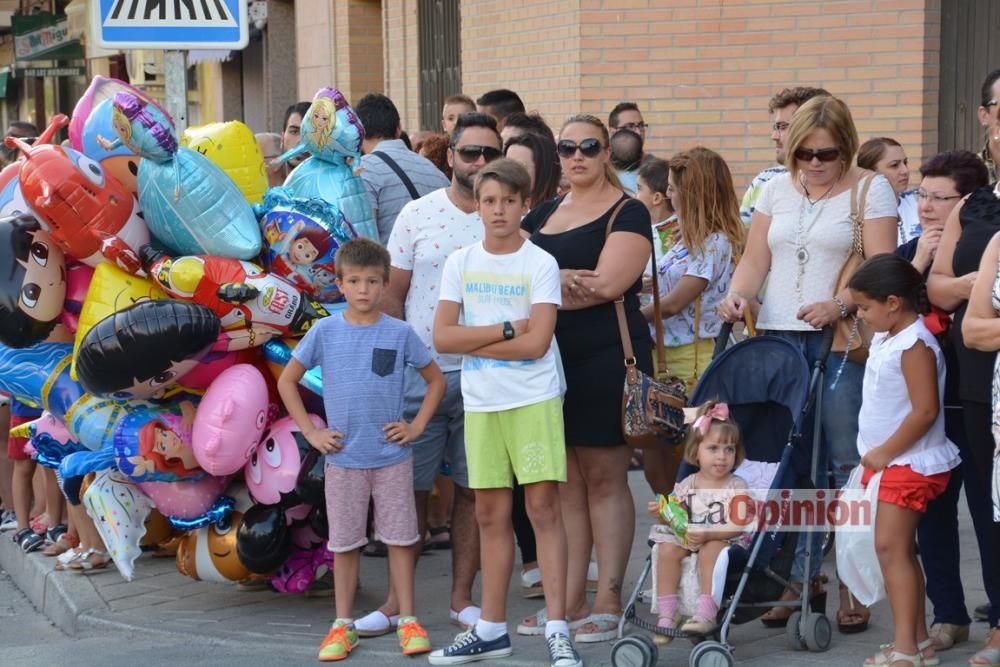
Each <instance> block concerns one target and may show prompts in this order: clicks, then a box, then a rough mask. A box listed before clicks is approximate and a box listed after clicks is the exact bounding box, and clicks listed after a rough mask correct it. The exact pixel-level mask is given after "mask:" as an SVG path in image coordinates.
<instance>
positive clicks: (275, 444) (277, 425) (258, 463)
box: [243, 415, 326, 505]
mask: <svg viewBox="0 0 1000 667" xmlns="http://www.w3.org/2000/svg"><path fill="white" fill-rule="evenodd" d="M309 419H310V420H311V421H312V423H313V424H314V425H315V426H317V427H318V428H326V423H325V422H324V421H323V420H322V419H320V418H319V417H317V416H316V415H309ZM298 432H299V427H298V426H296V424H295V420H293V419H292V418H291V417H285V418H284V419H279V420H278V421H276V422H274V423H273V424H271V428H269V429H268V430H267V432H265V433H264V435H263V437H261V440H260V445H259V446H258V447H257V449H255V450H254V452H253V454H252V455H251V456H250V460H249V461H247V464H246V465H245V466H244V467H243V473H244V475H243V476H244V477H245V478H246V482H247V489H248V490H249V491H250V495H252V496H253V499H254V500H255V501H257V502H258V503H262V504H264V505H274V504H277V503H278V502H280V501H281V494H283V493H291V492H292V491H294V490H295V480H296V479H297V478H298V476H299V464H300V462H301V455H300V454H299V446H298V444H297V443H296V442H295V437H294V435H293V433H298Z"/></svg>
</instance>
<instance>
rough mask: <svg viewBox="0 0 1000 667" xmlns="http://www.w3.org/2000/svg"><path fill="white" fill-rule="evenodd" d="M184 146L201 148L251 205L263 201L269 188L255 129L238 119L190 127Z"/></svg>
mask: <svg viewBox="0 0 1000 667" xmlns="http://www.w3.org/2000/svg"><path fill="white" fill-rule="evenodd" d="M181 146H187V147H188V148H191V149H193V150H196V151H198V152H199V153H201V154H202V155H204V156H205V157H207V158H208V159H209V160H211V161H212V162H213V163H214V164H215V165H216V166H217V167H219V168H220V169H222V170H223V171H224V172H226V174H227V175H228V176H229V178H230V179H232V181H233V183H235V184H236V187H238V188H239V189H240V192H242V193H243V196H244V197H245V198H246V200H247V201H248V202H249V203H251V204H259V203H260V202H261V201H262V200H263V198H264V192H265V191H266V190H267V171H266V170H265V168H264V154H263V153H261V151H260V146H259V145H258V144H257V139H256V138H255V137H254V134H253V130H251V129H250V128H249V127H247V126H246V125H244V124H243V123H241V122H240V121H238V120H231V121H229V122H228V123H210V124H208V125H202V126H200V127H189V128H188V129H186V130H184V135H183V136H182V137H181Z"/></svg>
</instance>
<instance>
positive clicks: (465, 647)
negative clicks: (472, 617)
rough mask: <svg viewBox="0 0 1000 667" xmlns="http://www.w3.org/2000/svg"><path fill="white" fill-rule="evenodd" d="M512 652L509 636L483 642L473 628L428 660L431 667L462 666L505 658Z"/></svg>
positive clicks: (431, 655)
mask: <svg viewBox="0 0 1000 667" xmlns="http://www.w3.org/2000/svg"><path fill="white" fill-rule="evenodd" d="M513 652H514V650H513V649H512V648H511V646H510V635H508V634H504V635H503V636H502V637H498V638H497V639H494V640H493V641H485V640H483V639H480V638H479V635H477V634H476V629H475V628H469V629H468V630H466V631H465V632H463V633H461V634H460V635H458V636H457V637H455V641H453V642H452V643H451V646H448V647H446V648H441V649H438V650H436V651H434V652H432V653H431V654H430V657H429V660H430V663H431V664H432V665H462V664H465V663H467V662H475V661H477V660H490V659H492V658H506V657H508V656H510V655H511V654H512V653H513Z"/></svg>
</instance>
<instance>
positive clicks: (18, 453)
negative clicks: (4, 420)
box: [7, 415, 38, 461]
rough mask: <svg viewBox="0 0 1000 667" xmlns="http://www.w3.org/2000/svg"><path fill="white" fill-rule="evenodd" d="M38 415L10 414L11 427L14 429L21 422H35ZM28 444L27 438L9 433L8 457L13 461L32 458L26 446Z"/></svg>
mask: <svg viewBox="0 0 1000 667" xmlns="http://www.w3.org/2000/svg"><path fill="white" fill-rule="evenodd" d="M36 419H38V417H19V416H18V415H11V416H10V428H11V429H13V428H14V427H16V426H20V425H21V424H27V423H28V422H33V421H35V420H36ZM27 445H28V439H27V438H15V437H14V436H12V435H10V434H8V435H7V458H8V459H10V460H11V461H27V460H28V459H30V458H31V456H29V455H28V453H27V452H25V451H24V448H25V447H26V446H27Z"/></svg>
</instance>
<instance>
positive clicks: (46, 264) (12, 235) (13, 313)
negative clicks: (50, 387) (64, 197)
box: [0, 216, 66, 347]
mask: <svg viewBox="0 0 1000 667" xmlns="http://www.w3.org/2000/svg"><path fill="white" fill-rule="evenodd" d="M65 300H66V260H65V258H64V256H63V252H62V249H61V248H60V247H59V246H58V245H57V244H56V243H55V242H53V240H52V237H51V235H50V234H49V233H48V232H46V231H45V230H43V229H42V227H41V225H40V224H39V223H38V221H37V220H35V219H34V218H33V217H31V216H21V217H17V218H3V219H0V341H3V342H4V343H5V344H7V345H10V346H11V347H27V346H28V345H32V344H34V343H37V342H40V341H42V340H44V339H45V338H46V336H48V335H49V332H51V331H52V329H53V328H54V327H55V325H56V324H57V323H58V321H59V318H60V316H61V315H62V309H63V304H64V302H65Z"/></svg>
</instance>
